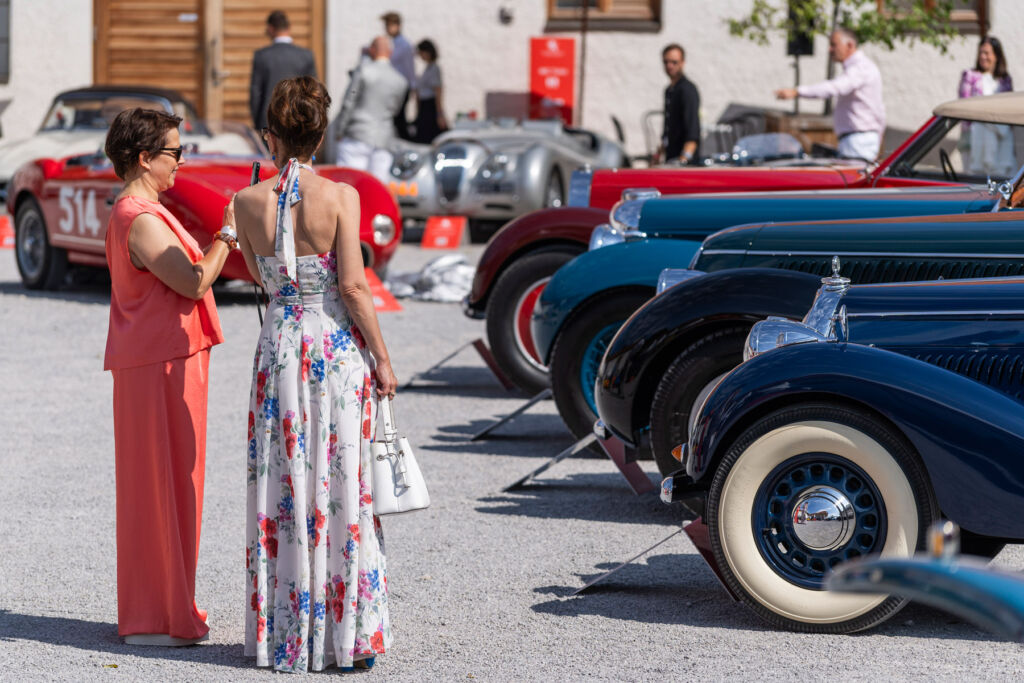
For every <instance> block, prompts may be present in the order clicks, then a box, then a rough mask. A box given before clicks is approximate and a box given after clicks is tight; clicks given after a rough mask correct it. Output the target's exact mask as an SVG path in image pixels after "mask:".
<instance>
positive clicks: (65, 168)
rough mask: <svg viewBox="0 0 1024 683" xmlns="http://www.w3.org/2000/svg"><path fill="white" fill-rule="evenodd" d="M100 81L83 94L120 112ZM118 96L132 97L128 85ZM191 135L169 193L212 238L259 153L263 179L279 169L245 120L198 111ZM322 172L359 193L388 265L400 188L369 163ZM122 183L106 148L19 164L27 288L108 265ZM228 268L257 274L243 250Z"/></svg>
mask: <svg viewBox="0 0 1024 683" xmlns="http://www.w3.org/2000/svg"><path fill="white" fill-rule="evenodd" d="M91 90H92V92H91V95H92V96H91V97H90V98H89V99H87V100H82V102H83V105H82V106H90V107H94V106H97V104H96V103H97V102H100V103H101V104H100V105H99V106H100V110H101V111H103V112H104V115H105V116H106V115H108V114H111V115H116V114H117V111H119V109H118V110H114V108H113V107H107V108H105V109H104V108H103V107H102V101H103V99H104V93H105V91H104V89H103V88H102V86H97V87H95V88H93V89H91ZM140 90H145V89H140ZM146 92H148V91H146ZM114 95H116V97H118V98H120V99H124V89H118V90H116V91H115V93H114ZM112 97H113V96H112ZM108 109H109V110H110V111H109V112H108V111H107V110H108ZM111 118H112V116H111ZM182 142H183V143H184V144H186V145H187V146H188V147H189V148H190V149H191V152H192V153H189V152H188V151H186V155H185V159H186V163H185V164H184V165H183V166H182V167H181V168H180V170H179V171H178V173H177V177H176V180H175V183H174V187H172V188H171V189H169V190H168V191H167V192H164V193H163V194H162V195H161V201H162V202H163V203H164V205H165V206H166V207H167V208H168V209H169V210H170V211H171V213H173V214H174V215H175V216H176V217H177V218H178V219H179V220H180V221H181V223H182V225H184V226H185V228H186V229H187V230H188V231H189V232H190V233H191V234H192V235H193V236H194V237H195V238H196V239H197V240H198V241H199V243H200V245H203V246H205V245H206V244H208V243H209V242H210V241H211V239H212V236H213V233H215V232H216V231H217V230H219V229H220V226H221V220H222V218H223V214H224V207H225V206H226V205H227V203H228V201H230V199H231V196H232V195H233V194H234V193H235V192H237V191H238V190H240V189H242V188H243V187H245V186H246V185H248V184H249V180H250V176H251V167H252V162H253V161H260V162H261V164H262V167H261V171H260V178H261V179H266V178H269V177H271V176H272V175H274V173H276V169H275V168H274V166H273V164H272V163H271V161H270V160H269V159H267V158H265V156H264V154H265V152H264V150H263V149H262V147H261V145H260V144H259V142H258V139H257V138H256V136H255V134H253V132H252V131H251V130H249V129H248V128H246V127H245V126H241V125H238V124H224V125H223V126H219V125H217V124H214V123H212V122H203V121H199V120H195V119H193V120H192V123H191V125H190V129H189V130H188V131H186V132H185V133H184V134H183V135H182ZM316 171H317V173H319V174H320V175H321V176H324V177H327V178H330V179H331V180H334V181H337V182H346V183H348V184H350V185H352V186H353V187H354V188H355V189H356V190H357V191H358V192H359V196H360V200H361V207H362V211H361V213H360V242H361V245H362V251H363V260H364V262H365V263H366V265H367V266H370V267H372V268H373V269H374V270H376V271H377V272H378V273H381V274H382V273H383V271H384V270H385V269H386V268H387V264H388V262H389V261H390V260H391V257H392V255H393V254H394V252H395V249H397V248H398V244H399V243H400V241H401V221H400V220H399V214H398V207H397V205H396V204H395V201H394V199H393V198H392V197H391V194H390V193H389V192H388V191H387V189H386V188H385V187H384V185H383V184H381V183H380V182H379V181H378V180H377V179H376V178H374V177H373V176H371V175H370V174H368V173H364V172H362V171H358V170H354V169H350V168H342V167H338V166H318V167H317V168H316ZM122 185H123V183H122V182H121V180H120V179H119V178H118V177H117V176H116V175H114V169H113V166H111V164H110V162H109V161H108V160H107V159H106V157H105V156H104V155H103V152H102V150H97V151H94V152H91V153H89V154H79V155H77V156H69V157H64V158H43V159H36V160H35V161H30V162H28V163H25V164H24V165H22V166H21V167H20V168H18V170H17V171H16V172H15V174H14V176H13V178H12V179H11V181H10V183H9V184H8V186H7V210H8V212H9V213H10V215H11V216H13V217H14V226H15V256H16V259H17V263H18V271H19V273H20V274H21V279H22V282H23V283H24V284H25V286H26V287H28V288H29V289H55V288H57V287H59V286H60V285H61V284H62V283H63V282H64V276H65V273H66V270H67V266H68V264H82V265H87V266H97V267H103V268H105V267H106V265H107V263H106V256H105V253H104V244H103V240H104V236H105V234H106V229H107V222H108V219H109V217H110V211H111V207H112V205H113V203H114V199H115V197H116V196H117V194H118V192H119V191H120V189H121V186H122ZM222 277H224V278H227V279H241V280H251V279H252V278H251V277H250V276H249V273H248V271H247V270H246V267H245V262H244V261H243V260H242V257H241V254H240V253H237V252H236V253H233V254H231V255H230V256H229V257H228V261H227V264H226V265H225V266H224V270H223V273H222Z"/></svg>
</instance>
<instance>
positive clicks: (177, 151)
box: [160, 147, 185, 161]
mask: <svg viewBox="0 0 1024 683" xmlns="http://www.w3.org/2000/svg"><path fill="white" fill-rule="evenodd" d="M160 151H161V152H167V153H168V154H171V155H172V156H173V157H174V160H175V161H181V153H182V152H184V151H185V148H184V147H161V148H160Z"/></svg>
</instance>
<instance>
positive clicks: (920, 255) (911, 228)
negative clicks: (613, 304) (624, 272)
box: [594, 191, 1024, 474]
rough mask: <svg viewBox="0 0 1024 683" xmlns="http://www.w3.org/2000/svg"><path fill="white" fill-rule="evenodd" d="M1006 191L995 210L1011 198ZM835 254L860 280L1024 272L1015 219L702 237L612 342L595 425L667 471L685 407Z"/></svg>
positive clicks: (774, 228)
mask: <svg viewBox="0 0 1024 683" xmlns="http://www.w3.org/2000/svg"><path fill="white" fill-rule="evenodd" d="M1008 194H1010V195H1011V199H1010V200H1001V202H1000V205H1001V206H1002V204H1007V203H1009V202H1012V201H1013V200H1012V194H1013V193H1012V191H1010V192H1008ZM837 254H838V255H840V256H841V259H842V263H843V273H844V274H845V275H847V276H849V277H850V278H851V279H852V280H853V281H855V282H858V283H863V284H869V283H878V282H906V281H911V280H927V279H939V278H946V279H949V278H974V277H995V276H1003V275H1017V274H1024V213H1021V211H1020V210H1018V209H1013V210H1003V211H998V212H993V213H987V214H970V215H954V216H924V217H911V218H886V219H877V220H846V221H825V222H818V221H814V222H797V223H776V224H756V225H750V226H740V227H736V228H730V229H726V230H723V231H721V232H719V233H717V234H715V235H712V236H711V237H709V238H708V239H707V240H705V242H704V244H703V245H702V247H701V248H700V251H699V252H698V254H697V255H696V257H695V258H694V260H693V262H692V264H691V269H690V270H679V271H668V272H666V273H664V274H663V280H662V284H663V286H665V287H666V289H665V291H663V292H662V293H661V294H659V295H658V296H657V297H655V298H654V299H652V300H651V301H649V302H648V303H647V304H646V305H644V307H643V308H641V309H640V310H639V311H637V313H636V314H635V315H634V316H633V317H632V318H630V320H629V321H628V322H627V323H626V324H625V325H623V326H622V328H621V329H620V330H619V332H618V334H617V335H616V336H615V338H614V340H613V341H612V342H611V343H610V345H609V347H608V350H607V353H606V354H605V357H604V361H603V364H602V365H601V367H600V369H599V371H598V373H597V382H596V388H595V389H594V391H595V402H596V405H597V408H598V413H599V415H600V417H601V419H602V421H603V422H604V423H605V425H606V426H607V427H608V428H609V429H610V430H611V431H612V432H613V433H614V434H616V435H618V436H619V437H620V438H622V439H623V440H625V441H626V442H627V443H629V444H631V445H634V446H641V445H642V446H643V447H644V448H645V447H646V445H647V444H648V443H649V444H650V447H651V450H652V451H653V455H654V458H655V460H656V461H657V463H658V467H659V469H660V470H661V472H662V474H669V473H670V472H671V471H673V470H674V469H675V460H673V458H672V456H671V450H672V448H673V447H674V446H676V445H677V444H679V443H682V442H684V441H685V440H686V437H687V433H688V430H689V426H690V424H691V416H692V412H693V407H694V406H695V405H698V404H699V403H700V401H701V400H703V398H704V397H705V396H706V395H707V392H708V391H709V390H710V388H711V387H713V386H714V384H715V382H717V381H718V379H720V378H721V376H722V375H724V374H725V373H726V372H728V371H729V370H731V369H732V368H733V367H735V366H736V365H737V364H739V362H740V360H741V353H742V347H743V340H744V339H745V338H746V335H747V332H748V331H749V330H750V326H751V325H753V324H754V322H755V321H757V320H761V319H763V318H766V317H768V316H772V315H774V316H782V317H786V318H792V319H799V318H800V317H801V316H802V315H803V313H804V312H805V311H806V310H807V308H808V307H809V306H810V304H811V301H812V300H813V299H814V295H815V292H817V289H818V286H819V277H820V276H821V275H825V274H827V273H828V271H829V269H830V264H831V261H832V256H833V255H837ZM672 283H675V284H674V285H673V286H668V285H670V284H672ZM648 427H649V429H648Z"/></svg>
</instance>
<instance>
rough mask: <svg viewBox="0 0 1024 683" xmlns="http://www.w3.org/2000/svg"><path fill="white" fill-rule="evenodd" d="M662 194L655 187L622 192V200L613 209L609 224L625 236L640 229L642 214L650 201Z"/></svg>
mask: <svg viewBox="0 0 1024 683" xmlns="http://www.w3.org/2000/svg"><path fill="white" fill-rule="evenodd" d="M660 196H661V192H659V191H658V190H656V189H654V188H653V187H641V188H630V189H628V190H623V191H622V199H620V200H619V201H618V203H616V204H615V206H613V207H612V210H611V212H610V213H609V219H608V220H609V222H610V223H611V224H612V227H613V228H615V229H616V230H618V231H620V232H622V233H623V234H625V233H626V232H635V231H636V230H637V229H638V228H639V227H640V212H641V211H642V210H643V208H644V203H646V202H647V200H648V199H654V198H655V197H660Z"/></svg>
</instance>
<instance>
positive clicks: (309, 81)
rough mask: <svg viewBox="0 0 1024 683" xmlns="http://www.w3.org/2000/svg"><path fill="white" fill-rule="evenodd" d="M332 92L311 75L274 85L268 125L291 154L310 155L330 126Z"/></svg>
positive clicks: (300, 156)
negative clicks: (329, 113) (329, 110)
mask: <svg viewBox="0 0 1024 683" xmlns="http://www.w3.org/2000/svg"><path fill="white" fill-rule="evenodd" d="M330 106H331V96H330V95H328V94H327V88H325V87H324V84H323V83H321V82H320V81H318V80H317V79H315V78H310V77H309V76H299V77H298V78H288V79H285V80H283V81H280V82H279V83H278V84H277V85H276V86H274V92H273V93H272V94H271V95H270V106H269V107H268V108H267V127H268V128H270V132H271V133H273V134H274V135H275V136H276V137H277V138H278V139H279V140H281V144H283V145H284V148H285V151H286V153H287V156H289V157H299V158H303V159H305V158H308V157H310V156H311V155H312V154H313V152H315V151H316V148H317V146H318V145H319V144H320V138H321V137H322V136H323V134H324V131H325V130H327V124H328V120H327V109H328V107H330Z"/></svg>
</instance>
